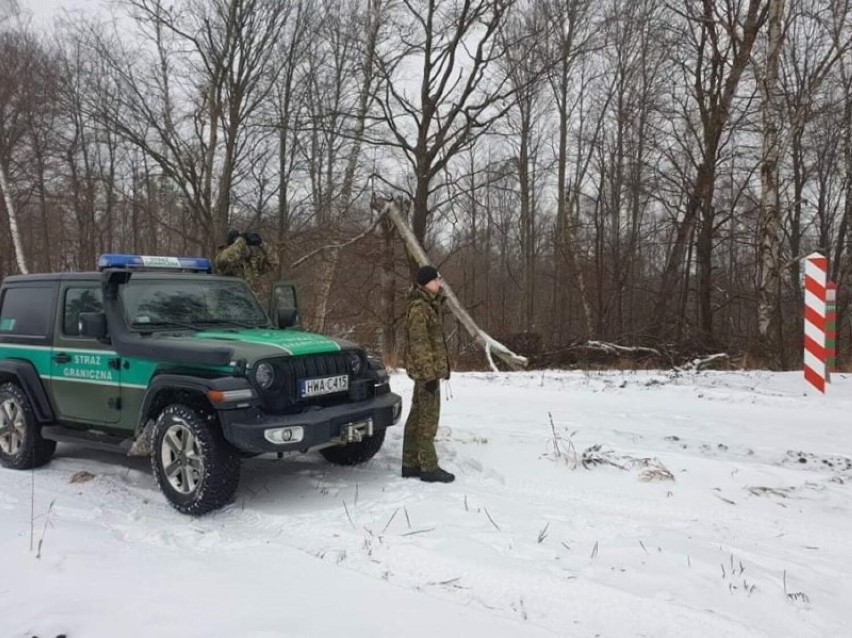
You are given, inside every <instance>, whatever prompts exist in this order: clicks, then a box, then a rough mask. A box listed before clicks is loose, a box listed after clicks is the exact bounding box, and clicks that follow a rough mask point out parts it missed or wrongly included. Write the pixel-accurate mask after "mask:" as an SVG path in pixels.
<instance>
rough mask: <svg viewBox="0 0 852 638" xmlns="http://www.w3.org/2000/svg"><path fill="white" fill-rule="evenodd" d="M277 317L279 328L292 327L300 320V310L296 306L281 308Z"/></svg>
mask: <svg viewBox="0 0 852 638" xmlns="http://www.w3.org/2000/svg"><path fill="white" fill-rule="evenodd" d="M277 319H278V327H279V328H290V327H292V326H295V325H296V322H297V321H298V320H299V311H298V310H296V309H295V308H279V309H278V317H277Z"/></svg>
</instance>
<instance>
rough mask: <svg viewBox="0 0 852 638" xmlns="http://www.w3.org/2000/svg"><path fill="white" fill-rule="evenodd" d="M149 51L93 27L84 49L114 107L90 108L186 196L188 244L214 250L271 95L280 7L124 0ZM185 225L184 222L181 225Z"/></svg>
mask: <svg viewBox="0 0 852 638" xmlns="http://www.w3.org/2000/svg"><path fill="white" fill-rule="evenodd" d="M127 4H128V6H129V7H130V9H131V11H132V14H133V16H134V18H135V19H136V20H137V24H138V25H139V29H140V36H144V37H145V38H146V40H147V45H148V46H147V48H143V49H142V50H141V51H140V50H139V44H138V42H134V44H133V49H132V50H131V48H130V45H129V44H127V43H126V42H122V41H121V39H120V38H118V37H117V35H115V34H113V36H112V37H111V38H110V37H106V36H105V35H104V34H102V33H99V32H97V31H96V30H94V29H90V30H89V32H88V33H87V36H88V38H87V39H88V44H89V45H90V46H91V48H92V49H93V51H94V53H95V54H96V55H98V56H99V57H100V58H101V59H102V60H103V61H104V62H105V64H106V66H107V68H108V69H109V71H110V72H111V74H112V79H113V82H114V87H113V89H112V90H113V91H114V94H113V95H112V96H111V97H117V98H119V99H118V100H113V99H109V100H104V99H102V98H103V96H100V95H98V96H93V100H92V103H91V104H90V106H89V108H90V109H91V111H92V113H93V114H95V115H96V117H98V118H99V120H100V121H101V122H102V123H103V124H104V125H105V126H107V127H108V128H109V129H110V130H112V131H114V132H115V133H116V134H117V135H119V136H121V138H122V139H124V140H126V141H127V142H129V143H130V144H132V145H134V146H136V147H137V148H139V149H141V150H142V151H143V152H144V153H145V154H146V155H148V156H149V157H150V158H151V159H152V160H153V161H154V162H156V164H157V165H158V166H159V167H160V169H161V170H162V171H163V173H164V175H165V176H166V177H167V178H168V179H169V180H170V181H171V182H172V184H173V185H174V186H175V188H176V189H177V190H178V192H180V193H181V195H182V196H183V198H184V202H185V206H186V209H187V211H188V213H189V220H188V221H191V223H192V225H193V226H192V227H194V228H196V229H200V230H201V235H200V237H199V236H198V233H197V232H185V235H184V236H185V237H186V238H187V239H188V240H190V241H192V242H197V245H198V246H199V247H201V248H206V249H211V248H212V247H214V246H215V245H216V243H218V242H219V241H221V238H222V237H224V234H225V230H226V229H227V227H228V225H229V222H230V215H231V212H232V211H231V205H232V197H233V188H234V185H235V182H236V180H237V179H238V171H239V169H240V166H241V159H242V158H243V157H244V155H245V153H246V150H247V129H248V126H247V124H248V123H249V122H250V121H251V119H252V118H253V117H254V116H255V114H256V113H257V112H258V111H259V109H260V107H261V105H262V104H263V103H264V101H265V100H266V99H267V98H268V97H269V96H270V94H271V91H272V87H273V85H274V82H275V79H276V76H277V69H278V68H279V67H278V64H279V62H278V60H277V58H276V57H275V47H274V46H273V45H274V43H275V42H276V41H277V39H278V38H279V36H280V34H281V31H282V29H283V27H284V23H285V19H286V15H287V14H286V12H285V7H286V5H285V3H280V2H277V1H276V0H216V1H215V2H212V3H208V2H200V1H193V0H187V1H186V2H184V3H182V4H181V5H175V6H167V5H166V4H164V3H163V2H162V0H127ZM180 226H183V227H184V228H188V226H187V225H186V224H181V225H180Z"/></svg>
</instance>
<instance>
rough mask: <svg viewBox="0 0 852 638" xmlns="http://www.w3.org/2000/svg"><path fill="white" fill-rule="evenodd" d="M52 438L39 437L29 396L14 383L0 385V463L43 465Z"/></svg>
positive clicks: (52, 445) (20, 467)
mask: <svg viewBox="0 0 852 638" xmlns="http://www.w3.org/2000/svg"><path fill="white" fill-rule="evenodd" d="M55 450H56V441H49V440H47V439H43V438H41V428H40V427H39V425H38V422H37V421H36V418H35V414H34V413H33V408H32V406H31V405H30V400H29V399H28V398H27V395H26V394H25V393H24V391H23V389H21V386H19V385H18V384H17V383H4V384H3V385H0V463H2V464H3V465H4V466H5V467H9V468H12V469H14V470H29V469H30V468H33V467H39V466H41V465H44V464H45V463H47V462H48V461H49V460H50V457H52V456H53V453H54V451H55Z"/></svg>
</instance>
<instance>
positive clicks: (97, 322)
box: [79, 312, 107, 339]
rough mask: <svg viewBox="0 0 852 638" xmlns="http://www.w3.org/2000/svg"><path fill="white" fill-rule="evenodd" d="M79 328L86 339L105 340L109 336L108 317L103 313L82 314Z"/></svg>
mask: <svg viewBox="0 0 852 638" xmlns="http://www.w3.org/2000/svg"><path fill="white" fill-rule="evenodd" d="M79 326H80V334H81V335H82V336H84V337H93V338H95V339H105V338H106V336H107V322H106V315H105V314H104V313H102V312H81V313H80V319H79Z"/></svg>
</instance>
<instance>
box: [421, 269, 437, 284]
mask: <svg viewBox="0 0 852 638" xmlns="http://www.w3.org/2000/svg"><path fill="white" fill-rule="evenodd" d="M438 277H440V275H439V274H438V270H437V269H436V268H435V267H434V266H423V267H422V268H421V269H420V270H418V271H417V283H418V284H419V285H421V286H425V285H426V284H428V283H429V282H430V281H432V280H433V279H437V278H438Z"/></svg>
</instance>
